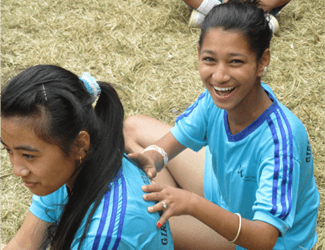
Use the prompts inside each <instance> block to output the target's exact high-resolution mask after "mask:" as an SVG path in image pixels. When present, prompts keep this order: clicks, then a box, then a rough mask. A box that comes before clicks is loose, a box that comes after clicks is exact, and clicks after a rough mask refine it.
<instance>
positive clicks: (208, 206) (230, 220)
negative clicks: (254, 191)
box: [190, 195, 279, 250]
mask: <svg viewBox="0 0 325 250" xmlns="http://www.w3.org/2000/svg"><path fill="white" fill-rule="evenodd" d="M190 207H191V210H190V215H192V216H193V217H195V218H197V219H198V220H200V221H202V222H203V223H204V224H206V225H208V226H209V227H211V228H212V229H213V230H215V231H216V232H218V233H219V234H221V235H222V236H224V237H225V238H226V239H228V240H233V239H234V238H235V236H236V234H237V230H238V227H239V217H238V216H237V215H235V214H233V213H231V212H229V211H227V210H225V209H222V208H221V207H219V206H217V205H215V204H214V203H212V202H210V201H208V200H206V199H204V198H202V197H200V196H197V195H194V198H193V202H192V206H190ZM216 215H217V216H216ZM278 235H279V231H278V229H277V228H275V227H273V226H272V225H270V224H268V223H265V222H262V221H251V220H246V219H244V218H242V227H241V231H240V234H239V237H238V239H237V240H236V242H235V243H236V244H237V245H240V246H242V247H244V248H246V249H252V250H253V249H265V250H266V249H273V247H274V245H275V243H276V241H277V238H278Z"/></svg>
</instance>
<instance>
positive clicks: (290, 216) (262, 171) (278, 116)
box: [253, 107, 312, 235]
mask: <svg viewBox="0 0 325 250" xmlns="http://www.w3.org/2000/svg"><path fill="white" fill-rule="evenodd" d="M267 122H268V126H269V129H270V130H269V131H270V137H271V138H270V139H269V140H268V143H269V144H268V145H267V146H266V147H265V148H264V149H263V151H261V152H259V155H260V157H261V158H260V159H262V160H261V162H260V167H259V170H258V174H257V181H258V189H257V192H256V202H255V204H254V206H253V211H254V217H253V219H254V220H261V221H264V222H267V223H269V224H271V225H273V226H275V227H276V228H278V230H279V231H280V233H281V235H284V234H285V233H286V232H287V230H288V229H290V228H291V227H292V226H293V224H294V220H295V215H296V208H297V201H298V194H299V193H300V190H299V186H301V183H300V182H301V180H302V179H301V178H300V176H301V171H302V168H304V165H303V164H304V158H303V155H304V154H305V153H304V152H305V150H306V148H307V144H308V136H307V133H306V131H305V128H304V127H303V125H302V124H300V121H299V120H298V119H297V118H296V117H294V116H293V115H292V114H291V113H289V112H288V111H287V110H285V109H284V108H281V107H280V108H279V109H278V110H277V111H275V112H274V114H272V116H271V117H270V118H269V119H268V120H267ZM310 167H311V168H312V165H310V166H308V168H310ZM306 178H308V177H306Z"/></svg>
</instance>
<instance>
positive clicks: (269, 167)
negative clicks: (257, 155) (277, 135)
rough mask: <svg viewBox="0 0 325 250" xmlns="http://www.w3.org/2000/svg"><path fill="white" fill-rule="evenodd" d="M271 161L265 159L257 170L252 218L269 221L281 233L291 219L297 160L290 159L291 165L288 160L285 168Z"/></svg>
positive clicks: (290, 225) (297, 176) (293, 210)
mask: <svg viewBox="0 0 325 250" xmlns="http://www.w3.org/2000/svg"><path fill="white" fill-rule="evenodd" d="M274 161H275V160H274V158H269V159H266V160H265V162H263V166H262V171H261V173H259V176H258V184H259V188H258V190H257V193H256V202H255V204H254V206H253V211H254V217H253V220H259V221H264V222H266V223H268V224H271V225H273V226H274V227H276V228H277V229H278V230H279V231H280V233H281V235H284V234H285V233H286V231H287V230H288V229H289V228H291V227H292V225H293V222H294V219H295V218H294V217H295V211H296V201H297V198H298V185H299V175H300V163H299V162H298V161H297V160H295V159H292V162H291V164H292V165H291V167H290V163H289V164H288V168H289V169H286V167H283V165H282V166H281V165H280V166H279V167H277V166H275V164H276V163H274Z"/></svg>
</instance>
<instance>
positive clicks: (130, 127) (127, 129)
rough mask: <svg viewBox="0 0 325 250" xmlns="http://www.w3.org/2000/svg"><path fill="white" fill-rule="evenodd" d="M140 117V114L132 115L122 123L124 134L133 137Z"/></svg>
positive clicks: (139, 122) (141, 117)
mask: <svg viewBox="0 0 325 250" xmlns="http://www.w3.org/2000/svg"><path fill="white" fill-rule="evenodd" d="M142 119H143V116H142V115H133V116H130V117H128V118H127V119H126V120H125V121H124V124H123V131H124V136H128V137H132V136H133V137H135V136H136V134H137V130H138V128H139V126H140V124H141V120H142Z"/></svg>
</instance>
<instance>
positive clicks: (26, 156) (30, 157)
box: [23, 154, 34, 160]
mask: <svg viewBox="0 0 325 250" xmlns="http://www.w3.org/2000/svg"><path fill="white" fill-rule="evenodd" d="M23 157H24V158H25V159H27V160H31V159H33V158H34V156H33V155H29V154H23Z"/></svg>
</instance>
